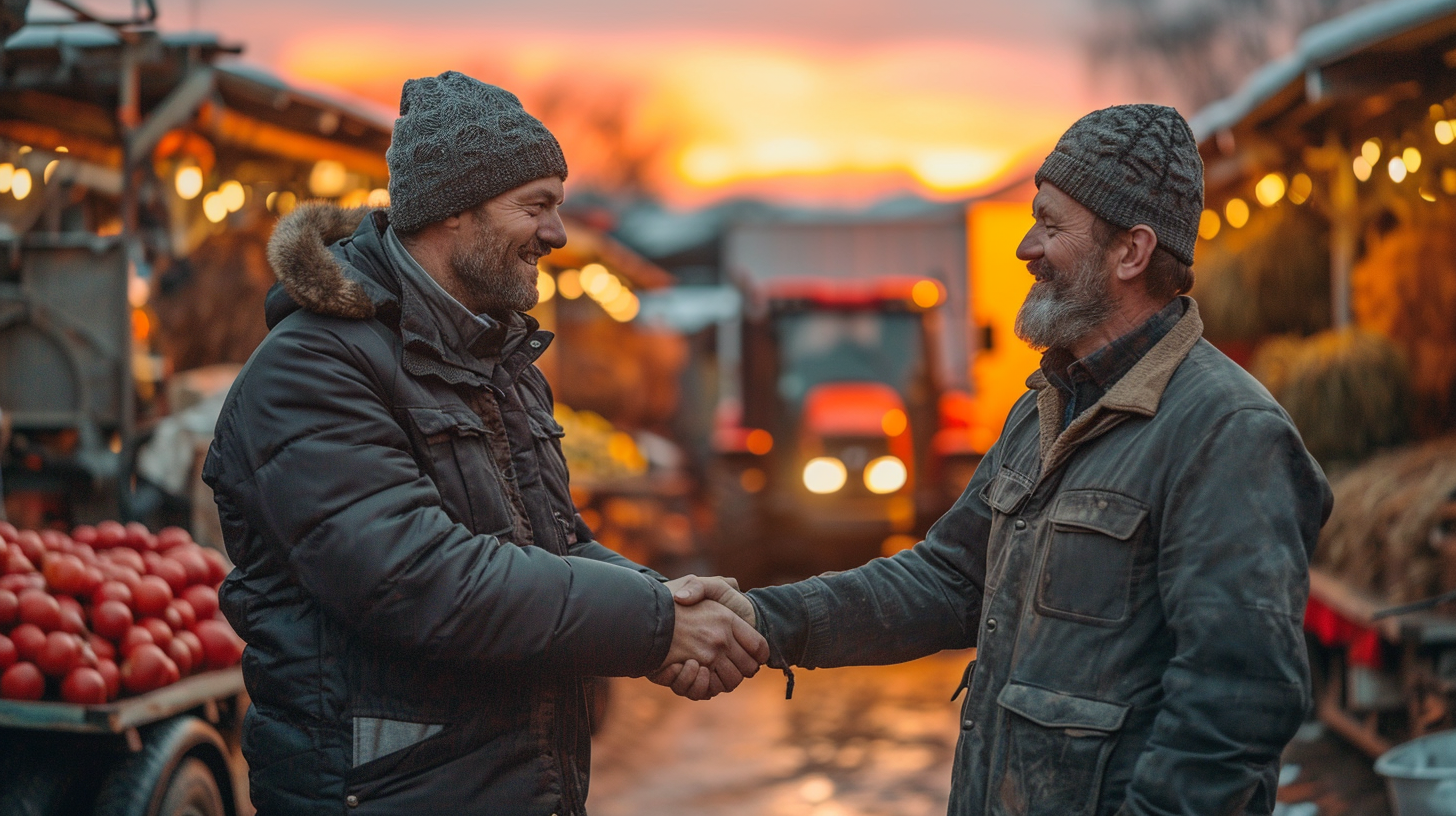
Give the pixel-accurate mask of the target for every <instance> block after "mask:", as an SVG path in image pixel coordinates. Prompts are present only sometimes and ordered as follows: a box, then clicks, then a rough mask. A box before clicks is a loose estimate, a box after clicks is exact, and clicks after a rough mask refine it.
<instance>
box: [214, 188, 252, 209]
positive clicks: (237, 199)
mask: <svg viewBox="0 0 1456 816" xmlns="http://www.w3.org/2000/svg"><path fill="white" fill-rule="evenodd" d="M217 194H218V195H220V196H222V204H223V206H224V207H227V211H228V212H237V211H238V210H241V209H242V208H243V204H244V202H246V201H247V200H248V194H247V191H245V190H244V189H243V185H241V184H239V183H238V182H236V181H225V182H223V183H222V186H221V187H219V188H217Z"/></svg>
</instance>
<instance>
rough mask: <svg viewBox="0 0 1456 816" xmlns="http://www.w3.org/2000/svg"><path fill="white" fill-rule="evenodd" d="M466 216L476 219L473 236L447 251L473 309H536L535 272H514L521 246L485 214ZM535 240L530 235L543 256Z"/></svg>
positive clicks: (502, 311) (533, 243)
mask: <svg viewBox="0 0 1456 816" xmlns="http://www.w3.org/2000/svg"><path fill="white" fill-rule="evenodd" d="M469 217H470V218H471V219H473V220H475V221H476V222H478V223H477V229H476V232H475V237H474V239H473V240H471V241H470V242H469V243H466V244H464V245H462V246H459V247H457V248H456V249H455V251H454V252H452V253H451V254H450V266H451V268H452V269H453V270H454V272H455V280H456V282H457V284H458V285H459V286H460V287H461V288H462V289H463V290H464V294H465V296H466V297H467V298H469V299H470V301H471V303H472V304H473V308H478V309H480V311H483V312H489V313H492V314H504V313H505V312H529V311H530V310H532V309H534V308H536V303H537V301H539V300H540V297H541V295H540V292H538V291H537V289H536V275H535V273H534V272H533V273H532V274H530V275H529V276H524V275H521V274H520V273H518V271H517V268H518V266H519V265H520V262H521V259H520V257H519V255H518V254H517V253H518V252H519V251H520V249H521V247H518V246H513V245H512V244H511V242H510V239H508V238H506V237H505V236H504V235H503V234H502V233H501V232H500V231H499V230H497V229H494V227H493V225H492V224H491V223H490V221H489V218H488V216H486V215H484V214H482V213H471V214H470V216H469ZM536 243H538V242H537V241H536V239H534V238H533V239H532V247H531V248H532V249H533V250H538V252H537V253H536V254H539V255H545V254H546V248H545V247H539V246H535V244H536Z"/></svg>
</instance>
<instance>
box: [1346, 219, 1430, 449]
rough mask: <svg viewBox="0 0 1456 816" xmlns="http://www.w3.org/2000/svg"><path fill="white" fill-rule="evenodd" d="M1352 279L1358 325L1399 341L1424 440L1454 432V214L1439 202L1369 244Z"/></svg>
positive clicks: (1372, 236)
mask: <svg viewBox="0 0 1456 816" xmlns="http://www.w3.org/2000/svg"><path fill="white" fill-rule="evenodd" d="M1366 246H1367V252H1366V254H1365V257H1364V258H1363V259H1362V260H1361V262H1360V263H1359V264H1358V265H1357V266H1356V267H1355V270H1354V272H1353V274H1352V276H1351V295H1352V309H1353V311H1354V314H1355V319H1356V322H1357V324H1358V325H1360V326H1362V327H1364V328H1366V329H1369V330H1371V331H1375V332H1379V333H1380V334H1383V335H1385V336H1386V337H1389V338H1391V339H1392V340H1393V341H1395V343H1396V345H1397V346H1399V347H1400V349H1401V350H1402V352H1404V354H1405V357H1406V359H1407V360H1408V361H1409V363H1410V370H1411V379H1412V384H1413V388H1414V394H1415V400H1416V401H1415V414H1414V420H1415V422H1416V428H1417V430H1418V431H1419V432H1420V433H1421V434H1422V435H1432V434H1436V433H1441V432H1444V431H1448V430H1450V429H1451V428H1452V427H1456V398H1453V397H1456V320H1453V319H1452V315H1456V207H1453V206H1452V205H1451V204H1450V203H1449V202H1447V201H1444V200H1443V201H1441V202H1439V203H1437V204H1432V205H1430V206H1428V207H1417V208H1414V209H1410V210H1409V211H1407V212H1405V213H1404V219H1403V220H1402V222H1401V223H1399V224H1398V225H1396V226H1394V227H1393V228H1391V229H1389V230H1388V231H1386V232H1384V233H1379V232H1378V231H1375V230H1372V232H1371V234H1369V235H1367V236H1366Z"/></svg>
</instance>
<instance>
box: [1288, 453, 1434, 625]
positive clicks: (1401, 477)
mask: <svg viewBox="0 0 1456 816" xmlns="http://www.w3.org/2000/svg"><path fill="white" fill-rule="evenodd" d="M1334 493H1335V507H1334V512H1333V513H1332V514H1331V516H1330V520H1329V522H1328V523H1327V524H1326V525H1325V527H1324V530H1323V531H1321V534H1320V543H1319V548H1318V549H1317V550H1316V552H1315V557H1314V563H1315V565H1317V566H1320V567H1323V568H1325V569H1327V570H1329V571H1331V572H1332V573H1334V574H1335V575H1337V576H1339V577H1340V578H1341V579H1343V580H1344V581H1345V582H1347V583H1349V584H1350V585H1351V586H1353V587H1355V588H1356V589H1360V590H1363V591H1365V592H1370V593H1373V594H1377V595H1381V596H1384V597H1386V598H1388V599H1389V600H1390V601H1391V602H1393V603H1400V602H1406V601H1414V600H1420V599H1421V598H1426V597H1430V596H1432V595H1435V594H1437V593H1439V592H1443V591H1446V590H1449V589H1456V586H1443V585H1442V582H1441V554H1440V553H1439V552H1438V551H1437V550H1436V549H1434V548H1433V547H1432V539H1431V534H1430V533H1431V529H1432V528H1433V527H1435V526H1436V525H1437V524H1438V523H1440V520H1441V518H1442V511H1443V510H1444V509H1445V508H1446V507H1447V506H1448V505H1449V504H1450V503H1451V502H1452V500H1453V498H1456V437H1449V436H1448V437H1443V438H1441V439H1437V440H1433V441H1431V442H1427V443H1424V444H1422V445H1418V446H1414V447H1409V448H1403V449H1401V450H1397V451H1392V452H1389V453H1384V454H1381V455H1379V456H1376V457H1374V458H1372V459H1371V460H1370V461H1368V462H1366V463H1365V464H1363V465H1361V466H1359V467H1357V468H1355V469H1354V470H1351V471H1350V472H1349V473H1348V474H1346V475H1345V476H1344V477H1343V478H1341V479H1339V480H1337V481H1336V483H1335V485H1334Z"/></svg>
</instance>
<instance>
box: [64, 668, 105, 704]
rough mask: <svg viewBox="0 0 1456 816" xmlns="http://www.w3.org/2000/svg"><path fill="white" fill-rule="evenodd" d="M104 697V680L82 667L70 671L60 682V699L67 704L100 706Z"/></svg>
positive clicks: (96, 673) (98, 673)
mask: <svg viewBox="0 0 1456 816" xmlns="http://www.w3.org/2000/svg"><path fill="white" fill-rule="evenodd" d="M106 697H107V689H106V678H105V677H102V676H101V672H99V671H97V670H95V669H88V668H86V667H84V666H81V667H78V668H75V669H72V670H71V672H70V673H69V674H67V675H66V679H65V680H62V681H61V699H62V700H65V701H66V702H68V703H80V704H81V705H101V704H102V703H105V702H106Z"/></svg>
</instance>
